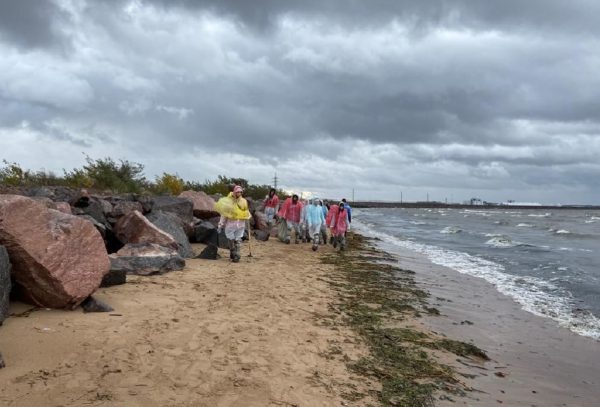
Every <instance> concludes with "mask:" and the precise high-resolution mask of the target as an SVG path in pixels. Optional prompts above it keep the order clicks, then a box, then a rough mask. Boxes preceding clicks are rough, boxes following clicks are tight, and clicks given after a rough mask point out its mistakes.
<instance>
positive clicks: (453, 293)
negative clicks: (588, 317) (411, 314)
mask: <svg viewBox="0 0 600 407" xmlns="http://www.w3.org/2000/svg"><path fill="white" fill-rule="evenodd" d="M394 252H395V253H396V254H397V255H398V258H399V265H400V266H401V267H403V268H410V269H411V270H414V271H415V272H416V277H417V282H418V284H419V285H421V286H422V287H424V288H425V289H426V290H427V291H428V292H429V293H430V294H431V297H430V301H431V304H432V305H433V306H435V307H436V308H437V309H439V310H440V313H441V317H436V316H425V317H424V318H422V319H420V320H419V322H420V323H421V324H423V327H424V329H431V330H433V331H434V332H439V333H440V334H441V335H448V336H450V337H453V338H454V339H458V340H462V341H466V342H470V343H476V344H477V345H478V346H481V347H482V348H483V349H485V351H486V352H487V353H488V356H489V357H490V358H491V359H492V361H491V362H489V363H487V364H486V366H484V367H482V366H469V364H464V363H458V364H454V365H453V367H455V368H456V369H458V370H459V371H461V372H463V373H465V374H466V377H465V382H466V383H467V384H468V385H469V386H471V387H473V388H475V389H477V390H478V392H476V393H470V394H468V395H467V398H466V399H465V400H459V399H457V400H455V401H456V403H448V404H444V403H441V404H439V405H440V406H445V405H448V406H449V405H454V406H456V405H468V406H489V405H494V404H498V403H500V402H502V403H504V404H506V405H510V406H539V407H542V406H581V407H592V406H595V405H596V403H597V400H598V398H599V397H600V390H598V389H599V388H600V381H599V379H598V378H600V353H599V352H598V351H599V350H600V342H599V341H596V340H594V339H592V338H589V337H585V336H582V335H578V334H576V333H574V332H572V331H570V330H569V329H567V328H563V327H560V326H558V325H557V324H556V322H555V321H554V320H552V319H549V318H544V317H540V316H537V315H534V314H532V313H529V312H527V311H525V310H523V309H522V308H521V305H520V304H518V303H517V302H516V301H515V300H513V299H512V298H510V297H508V296H506V295H504V294H501V293H500V292H498V291H497V290H496V289H495V287H494V286H493V285H492V284H491V283H489V282H487V281H485V280H484V279H482V278H477V277H473V276H469V275H465V274H461V273H460V272H458V271H456V270H453V269H450V268H447V267H443V266H440V265H436V264H433V263H432V262H431V261H429V260H428V259H427V258H426V257H425V256H423V255H420V254H418V253H416V252H412V251H410V250H408V249H401V248H398V249H397V250H394Z"/></svg>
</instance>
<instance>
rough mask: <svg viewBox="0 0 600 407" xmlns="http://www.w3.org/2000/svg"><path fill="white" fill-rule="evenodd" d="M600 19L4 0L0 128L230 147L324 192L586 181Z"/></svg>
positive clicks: (520, 10) (553, 3)
mask: <svg viewBox="0 0 600 407" xmlns="http://www.w3.org/2000/svg"><path fill="white" fill-rule="evenodd" d="M597 15H600V2H596V1H572V2H564V1H559V0H543V1H542V0H530V1H517V0H506V1H483V0H481V1H466V0H463V1H460V0H459V1H442V0H435V1H417V0H412V1H409V0H395V1H392V0H379V1H342V0H329V1H317V0H306V1H293V2H292V1H281V0H257V1H248V0H237V1H234V0H221V1H202V0H199V1H192V0H188V1H186V0H169V1H167V0H139V1H133V0H132V1H130V0H114V1H113V0H111V1H87V2H71V1H59V0H56V1H40V2H33V1H23V2H16V1H15V2H8V1H1V0H0V52H2V55H3V58H1V59H0V103H1V104H2V105H3V109H0V134H10V133H8V131H12V130H13V129H18V130H15V131H17V132H18V133H19V134H21V135H22V137H24V138H27V137H29V138H30V139H36V137H37V138H40V137H41V139H43V140H46V141H48V140H51V141H53V142H56V143H57V144H56V145H59V143H62V144H60V145H61V146H62V145H68V146H69V147H68V148H67V149H68V150H69V153H63V152H61V151H59V150H58V149H57V151H56V152H55V156H60V154H65V155H66V154H72V153H73V151H77V152H78V153H79V152H80V151H79V150H81V149H84V150H85V152H86V153H88V154H90V155H92V156H95V155H99V154H107V152H108V153H110V152H111V151H113V150H116V151H119V152H120V153H121V154H122V158H125V159H128V158H131V157H140V158H139V159H140V160H143V159H146V160H148V161H151V162H156V165H157V166H159V165H161V162H165V163H170V164H172V165H176V164H177V165H183V163H184V162H186V161H185V160H184V159H183V158H182V155H184V154H188V155H189V162H190V163H193V164H186V165H189V168H193V166H194V165H196V157H197V156H201V157H203V159H204V160H205V161H206V162H205V163H204V165H205V167H204V168H209V169H210V170H211V171H212V170H214V171H217V170H218V168H221V167H222V166H224V164H223V161H222V160H231V162H229V164H230V165H231V167H227V165H229V164H225V167H226V168H234V169H235V168H237V167H236V166H235V165H233V164H231V163H233V162H234V159H235V160H238V161H236V162H242V163H243V165H244V166H245V168H247V172H248V173H249V174H255V173H258V174H260V173H261V172H262V173H264V172H265V171H268V172H271V171H272V169H273V168H279V169H280V171H281V172H280V174H281V175H282V176H283V177H285V178H287V179H288V180H290V182H293V183H294V185H312V186H318V187H319V188H323V190H326V189H327V185H328V184H330V183H331V179H332V178H335V177H336V176H341V177H342V178H343V180H345V182H347V183H352V185H357V186H358V187H359V188H363V189H365V190H367V189H368V190H373V191H376V190H384V189H385V187H384V185H388V184H394V183H398V182H402V183H403V185H406V186H410V187H413V188H419V187H420V186H422V187H427V186H432V187H436V188H442V187H446V188H451V187H448V186H449V185H453V186H454V187H455V188H462V189H465V190H467V189H468V188H469V186H471V187H472V188H482V189H486V190H488V191H493V190H494V188H495V186H498V187H500V186H503V187H504V186H505V187H506V188H509V187H510V186H511V185H514V186H519V187H520V188H523V189H531V186H532V185H544V186H545V187H544V188H545V189H549V187H548V186H550V185H565V184H567V183H568V182H569V180H571V181H572V183H573V184H577V185H584V186H585V185H587V186H589V187H590V191H591V188H592V187H593V186H594V185H595V184H594V181H593V177H594V175H596V176H600V169H599V168H598V167H597V166H595V165H594V164H595V157H597V155H598V154H600V105H599V104H598V103H599V102H598V101H599V100H600V77H598V75H597V68H598V57H597V53H596V52H594V51H593V50H595V49H597V46H598V40H597V38H598V35H600V25H598V24H596V19H597V17H596V16H597ZM65 44H68V47H66V48H65ZM65 49H67V50H68V52H65ZM2 129H9V130H7V132H4V133H2ZM27 132H31V134H29V135H28V134H27ZM40 135H41V136H40ZM0 137H5V136H0ZM3 142H5V141H4V140H1V139H0V143H3ZM5 143H6V142H5ZM10 146H12V148H13V150H9V147H10ZM0 147H4V148H5V149H6V150H5V151H15V152H16V153H20V154H23V153H22V150H21V149H19V148H18V146H16V144H10V145H9V144H8V143H6V144H2V145H0ZM32 154H33V153H32ZM217 156H218V157H219V158H214V157H217ZM156 157H160V158H161V159H159V158H156ZM163 157H165V159H162V158H163ZM167 157H168V158H167ZM1 158H4V157H1V156H0V159H1ZM8 158H10V157H8ZM211 160H221V161H211ZM303 162H310V163H312V165H314V166H317V167H319V168H323V170H322V173H327V174H331V175H328V176H325V177H323V176H321V175H319V174H320V173H315V172H314V171H312V170H310V169H305V168H304V167H303V166H302V165H300V164H301V163H303ZM312 165H311V166H310V168H313V166H312ZM63 166H65V167H70V166H69V165H63ZM156 168H158V167H156ZM189 168H188V169H189ZM215 168H216V169H215ZM415 169H418V171H416V170H415ZM177 171H180V172H183V170H177ZM253 171H254V172H253ZM523 171H524V172H526V173H527V175H526V174H524V173H523ZM398 173H400V174H403V177H401V178H398V177H397V176H396V174H398ZM544 174H547V175H546V176H544ZM149 175H150V177H151V176H152V175H153V174H149ZM577 177H579V178H578V179H575V178H577ZM512 180H514V182H513V181H512ZM593 194H596V195H594V196H597V192H590V195H589V196H592V195H593Z"/></svg>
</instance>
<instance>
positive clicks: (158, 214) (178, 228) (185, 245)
mask: <svg viewBox="0 0 600 407" xmlns="http://www.w3.org/2000/svg"><path fill="white" fill-rule="evenodd" d="M146 217H147V218H148V220H150V222H152V223H153V224H154V226H156V227H158V228H159V229H161V230H162V231H164V232H167V233H168V234H170V235H171V236H173V238H174V239H175V241H176V242H177V246H178V248H177V251H178V252H179V255H180V256H181V257H183V258H192V257H194V251H193V250H192V246H191V245H190V241H189V240H188V237H187V234H186V233H185V232H184V229H183V227H182V224H181V220H180V219H179V218H178V217H177V215H175V214H174V213H169V212H163V211H153V212H151V213H149V214H148V215H147V216H146Z"/></svg>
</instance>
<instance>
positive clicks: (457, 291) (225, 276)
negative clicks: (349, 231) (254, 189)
mask: <svg viewBox="0 0 600 407" xmlns="http://www.w3.org/2000/svg"><path fill="white" fill-rule="evenodd" d="M202 248H203V246H202V245H196V246H195V247H194V249H195V251H196V252H198V251H200V250H201V249H202ZM248 249H249V248H248V245H247V244H246V245H244V248H243V257H242V261H241V262H240V263H238V264H232V263H230V262H229V260H228V256H227V251H220V253H221V255H222V256H223V257H222V258H221V259H220V260H217V261H208V260H196V259H193V260H188V262H187V266H186V268H185V270H183V271H181V272H172V273H168V274H165V275H161V276H152V277H141V276H129V277H128V283H127V284H125V285H122V286H115V287H108V288H101V289H100V290H99V291H98V292H97V294H96V295H95V296H96V297H97V298H98V299H101V300H104V301H106V302H107V303H109V304H110V305H112V306H113V307H114V309H115V310H114V311H113V312H110V313H95V314H92V313H89V314H85V313H83V312H81V310H80V309H78V310H75V311H62V310H45V309H37V310H33V311H31V312H29V311H30V310H32V308H31V306H29V305H27V304H22V303H13V304H11V313H12V314H13V316H12V317H10V318H9V319H7V320H6V321H5V323H4V326H3V327H2V328H0V350H1V351H2V352H3V354H4V357H5V359H6V362H7V368H5V369H2V370H0V404H1V405H3V406H5V405H6V406H38V405H44V406H85V405H91V406H94V405H97V406H100V405H107V406H108V405H110V406H368V405H379V404H380V400H378V396H377V395H378V394H381V393H380V392H381V391H382V384H381V382H380V381H379V380H377V379H374V378H372V377H368V376H367V377H365V376H364V375H362V376H361V375H359V374H356V372H353V370H352V369H350V368H349V366H350V365H352V364H353V363H355V362H356V361H358V360H361V358H363V357H365V356H368V354H369V352H372V351H373V348H371V349H369V346H368V344H367V343H366V342H367V341H365V338H364V337H361V335H360V334H359V333H358V332H357V330H356V329H352V327H350V326H347V325H344V324H339V323H332V321H335V320H336V318H337V319H338V320H339V315H337V314H339V313H340V312H341V311H340V308H339V307H340V298H341V296H342V297H343V296H346V295H347V292H346V293H345V294H344V293H343V291H340V289H336V284H337V283H335V281H338V282H339V281H340V280H339V277H340V276H339V273H337V274H336V269H335V267H336V266H335V265H334V264H324V263H323V262H322V259H323V256H325V258H329V259H330V260H331V259H334V260H335V258H336V257H335V256H339V255H338V254H334V253H333V250H332V248H331V247H322V248H321V249H320V251H319V252H318V253H313V252H312V251H310V246H309V245H293V244H292V245H283V244H281V243H279V242H276V241H274V240H271V241H269V242H255V241H253V242H252V254H253V256H252V257H248V253H249V252H248ZM332 254H333V256H334V257H331V255H332ZM398 260H399V261H398V264H399V266H400V267H402V268H403V269H410V270H413V271H415V272H416V275H415V276H416V277H415V278H416V280H417V282H418V285H419V287H420V288H425V289H426V290H427V291H429V293H430V297H429V299H428V300H427V302H428V303H429V304H430V305H432V306H434V307H435V308H436V309H437V310H439V312H440V313H441V315H440V316H431V315H429V316H428V315H426V314H422V315H423V317H422V318H418V319H414V318H406V319H405V318H401V322H400V325H398V321H397V320H395V321H394V322H393V323H392V324H391V325H393V326H394V327H395V328H398V327H400V329H401V332H404V331H402V329H404V328H405V327H408V328H409V329H411V330H413V331H407V332H409V333H410V332H423V333H426V334H428V335H431V337H432V338H438V339H439V338H449V339H458V340H462V341H465V342H467V343H473V344H475V345H477V346H478V347H479V348H482V349H484V350H485V351H486V352H487V353H488V355H489V356H490V358H491V361H488V362H483V361H482V360H477V359H473V358H471V357H468V356H457V355H455V354H453V353H449V352H446V351H443V350H439V349H438V350H435V351H431V350H430V349H427V354H428V355H429V356H431V357H432V358H433V360H435V361H437V363H440V364H442V365H448V366H451V367H452V368H453V369H454V376H455V377H456V378H457V380H456V381H455V382H454V384H455V386H454V392H452V393H446V392H444V391H439V390H438V391H436V392H435V402H434V401H433V400H434V399H433V398H432V399H431V403H434V404H435V405H436V406H455V405H467V406H492V405H500V404H501V405H507V406H538V407H542V406H581V407H592V406H595V405H596V404H595V403H596V399H597V397H598V390H597V389H598V382H597V378H598V377H600V370H599V369H600V368H599V367H598V366H600V363H599V362H600V360H599V357H600V356H599V354H598V352H597V349H598V343H597V342H596V341H593V340H588V339H586V338H582V337H579V336H577V335H575V334H572V333H571V332H569V331H566V330H561V329H558V328H556V327H555V326H553V325H552V323H551V322H549V321H547V320H545V319H542V318H538V317H535V316H533V315H531V314H528V313H525V312H524V311H522V310H520V309H519V307H518V306H517V304H515V303H513V302H512V301H511V300H510V299H508V298H507V297H504V296H502V295H501V294H499V293H497V292H495V291H494V289H493V287H491V286H489V284H487V283H485V282H484V281H482V280H479V279H476V278H466V277H465V276H463V275H459V274H457V273H456V272H454V271H453V270H450V269H444V268H441V267H439V266H435V265H433V264H431V263H429V262H428V261H427V260H426V259H425V258H424V257H422V256H420V255H417V254H415V253H412V252H409V251H406V252H402V253H401V255H400V256H399V257H398ZM334 276H335V277H334ZM336 279H337V280H336ZM369 284H371V283H369ZM383 286H385V284H384V285H383ZM386 301H387V299H386ZM359 306H366V307H367V308H369V307H371V308H372V307H373V306H374V304H366V303H365V304H359ZM384 325H390V324H388V323H385V322H384ZM355 328H356V327H355ZM386 329H387V328H386ZM386 332H387V331H386ZM389 332H395V331H389ZM403 335H404V333H403ZM407 338H408V337H407ZM406 342H407V343H408V342H410V340H409V339H406ZM417 342H418V341H417ZM415 343H416V342H415ZM409 345H410V347H412V346H414V343H410V344H409ZM406 349H409V348H406ZM419 350H422V349H419ZM424 363H425V362H424ZM437 366H441V365H437ZM457 389H458V392H456V390H457ZM356 394H359V395H360V397H352V395H356ZM397 405H403V404H397ZM423 405H430V404H423Z"/></svg>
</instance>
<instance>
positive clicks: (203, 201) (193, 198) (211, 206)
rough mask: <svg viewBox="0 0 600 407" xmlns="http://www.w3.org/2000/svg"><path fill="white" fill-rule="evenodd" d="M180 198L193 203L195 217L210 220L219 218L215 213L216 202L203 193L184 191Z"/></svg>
mask: <svg viewBox="0 0 600 407" xmlns="http://www.w3.org/2000/svg"><path fill="white" fill-rule="evenodd" d="M179 197H180V198H185V199H187V200H189V201H190V202H192V204H193V212H194V216H195V217H197V218H200V219H210V218H213V217H215V216H219V213H218V212H217V211H215V200H214V199H212V198H211V197H210V196H208V195H206V193H204V192H202V191H183V192H182V193H181V194H179Z"/></svg>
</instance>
